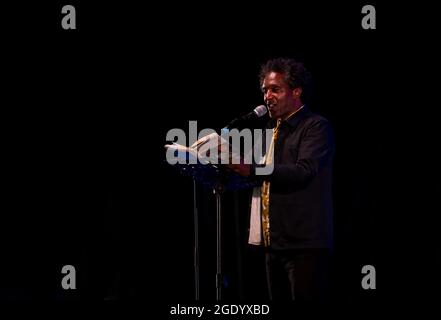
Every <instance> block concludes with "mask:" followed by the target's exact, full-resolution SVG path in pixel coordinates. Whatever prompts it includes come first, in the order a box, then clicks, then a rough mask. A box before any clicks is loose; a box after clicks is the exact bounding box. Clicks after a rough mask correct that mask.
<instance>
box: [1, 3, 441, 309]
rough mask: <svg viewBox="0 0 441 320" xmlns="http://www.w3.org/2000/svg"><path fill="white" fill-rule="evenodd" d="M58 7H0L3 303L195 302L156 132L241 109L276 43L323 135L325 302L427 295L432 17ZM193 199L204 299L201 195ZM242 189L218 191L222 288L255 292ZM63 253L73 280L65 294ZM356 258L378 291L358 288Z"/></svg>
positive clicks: (288, 7) (434, 248)
mask: <svg viewBox="0 0 441 320" xmlns="http://www.w3.org/2000/svg"><path fill="white" fill-rule="evenodd" d="M66 4H67V3H66ZM70 4H73V5H75V7H76V10H77V29H76V30H63V29H62V28H61V19H62V16H63V15H62V14H61V8H62V6H63V5H64V4H55V3H52V4H25V3H22V4H19V5H14V6H11V7H9V6H8V7H5V8H4V10H2V11H3V16H4V19H3V20H2V33H3V34H4V49H3V51H4V58H3V61H4V70H5V71H4V73H3V75H4V81H3V84H2V87H3V90H2V91H3V103H2V117H1V119H2V123H3V125H2V133H3V134H2V136H3V139H2V142H3V143H2V144H3V146H4V151H3V156H2V158H3V160H4V162H3V174H2V176H3V179H2V185H3V188H2V189H3V192H2V199H3V200H2V201H1V202H2V209H1V211H2V215H1V216H2V218H1V220H2V222H1V224H0V225H1V228H2V232H1V237H2V239H1V240H2V241H1V246H2V252H3V253H2V257H3V258H2V260H3V262H2V264H1V272H0V298H2V299H6V300H48V301H60V300H76V301H78V300H93V301H102V300H105V299H106V300H130V301H133V300H138V299H139V300H143V299H147V297H150V298H149V299H150V300H149V301H151V300H152V298H151V295H153V297H154V298H153V299H154V301H160V302H161V303H162V305H168V304H173V303H184V302H192V301H194V284H193V281H194V280H193V211H192V210H193V202H192V199H193V198H192V197H193V193H192V192H193V189H192V188H193V184H192V181H191V179H189V178H186V177H182V176H180V175H179V174H178V173H177V172H176V171H175V170H173V168H171V167H170V166H169V165H168V164H167V163H166V162H165V151H164V147H163V146H164V144H165V143H166V139H165V137H166V133H167V132H168V130H170V129H172V128H181V129H183V130H184V131H186V132H187V131H188V122H189V121H190V120H197V121H198V128H199V129H202V128H213V129H215V130H219V129H220V128H221V127H223V126H224V125H225V124H227V123H228V122H229V121H230V120H231V119H233V118H235V117H237V116H238V115H241V114H244V113H246V112H249V111H250V110H251V109H252V108H254V106H256V105H258V104H261V102H262V97H261V94H260V91H259V84H258V79H257V74H258V70H259V67H260V64H262V63H263V62H265V61H266V60H267V59H269V58H272V57H278V56H284V57H294V58H297V59H299V60H301V61H303V62H304V63H305V65H306V67H307V68H308V69H309V70H310V71H311V72H312V75H313V77H314V84H315V97H314V101H313V104H312V106H311V108H312V109H313V110H314V111H316V112H318V113H321V114H323V115H324V116H326V117H327V118H328V119H329V120H330V121H331V122H332V124H333V127H334V131H335V135H336V148H337V149H336V150H337V151H336V157H335V166H334V204H335V244H336V246H335V253H334V257H333V301H335V303H336V304H339V303H343V304H361V305H370V304H371V303H375V302H385V303H389V302H392V301H394V302H399V303H401V302H403V301H411V302H413V301H415V302H422V303H425V304H428V303H430V301H431V300H432V299H434V300H436V299H437V296H439V294H437V288H439V285H440V277H439V274H438V272H437V271H438V269H439V267H440V264H441V255H440V249H439V243H440V241H439V240H440V239H439V238H440V236H439V232H438V226H439V218H438V215H439V211H440V205H439V201H438V198H439V191H440V185H439V169H438V167H439V162H438V160H437V159H438V156H437V155H436V153H437V150H436V149H437V146H438V143H437V137H438V134H437V126H436V115H435V113H436V112H435V111H436V110H435V108H437V105H436V103H434V102H433V101H434V100H432V99H431V95H432V93H434V92H436V91H437V88H436V87H435V84H436V80H435V81H434V80H431V79H432V77H433V76H435V77H436V75H437V74H438V73H437V72H436V71H435V70H437V69H436V68H437V66H436V63H435V61H434V59H433V58H434V57H435V56H436V55H435V52H434V42H435V39H436V38H435V37H434V20H433V19H431V15H432V14H433V10H431V9H430V8H428V7H425V6H423V5H418V6H416V5H415V6H404V5H401V6H398V5H396V6H393V5H391V6H390V7H385V6H384V5H381V4H375V3H369V4H374V5H375V8H376V10H377V29H376V30H363V29H362V28H361V18H362V16H363V15H362V14H361V8H362V6H363V5H365V4H367V3H353V4H349V5H348V4H338V3H332V4H327V5H324V4H319V3H315V4H310V5H305V4H304V3H300V2H292V1H291V2H271V3H263V4H253V5H249V6H238V5H233V4H231V3H224V2H222V3H219V2H218V3H215V4H210V5H209V4H195V3H182V2H181V3H179V4H171V3H169V4H164V5H160V4H157V5H156V4H155V6H153V5H140V4H135V3H133V4H127V3H123V2H120V3H118V2H115V3H105V2H101V3H95V4H93V5H92V4H86V3H79V2H72V3H70ZM431 12H432V14H431ZM197 194H198V206H199V214H200V227H201V234H200V236H201V298H202V300H203V301H214V299H215V281H214V275H215V271H216V265H215V248H216V247H215V245H216V243H215V241H216V239H215V216H214V212H215V202H214V197H213V195H212V194H211V192H210V191H209V190H204V189H202V188H200V187H199V188H198V190H197ZM247 199H248V194H247V192H240V193H238V194H234V193H233V192H227V193H226V194H225V196H224V201H225V204H224V208H225V210H224V270H225V277H226V281H227V283H228V286H227V287H226V288H225V300H226V301H250V302H257V301H265V299H266V291H265V288H264V285H265V283H264V275H263V269H262V268H263V262H262V261H261V254H260V253H259V252H258V251H252V250H249V248H248V247H247V246H246V236H247V234H246V230H247V218H246V206H247ZM237 209H238V210H237ZM66 264H71V265H74V266H75V267H76V270H77V281H78V282H77V287H78V289H77V290H74V291H65V290H63V289H62V288H61V279H62V276H63V275H62V274H61V268H62V266H63V265H66ZM367 264H370V265H373V266H375V268H376V270H377V289H376V290H367V291H366V290H362V288H361V285H360V283H361V278H362V275H361V268H362V266H363V265H367ZM152 305H156V304H152ZM160 305H161V304H159V305H158V306H160ZM158 308H159V307H158Z"/></svg>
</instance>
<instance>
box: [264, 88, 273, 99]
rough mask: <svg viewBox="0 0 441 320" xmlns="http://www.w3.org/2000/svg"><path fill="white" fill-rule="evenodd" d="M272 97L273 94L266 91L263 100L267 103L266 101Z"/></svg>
mask: <svg viewBox="0 0 441 320" xmlns="http://www.w3.org/2000/svg"><path fill="white" fill-rule="evenodd" d="M272 97H273V93H272V91H271V90H268V91H267V92H266V93H265V96H264V99H265V100H266V101H268V100H270V99H271V98H272Z"/></svg>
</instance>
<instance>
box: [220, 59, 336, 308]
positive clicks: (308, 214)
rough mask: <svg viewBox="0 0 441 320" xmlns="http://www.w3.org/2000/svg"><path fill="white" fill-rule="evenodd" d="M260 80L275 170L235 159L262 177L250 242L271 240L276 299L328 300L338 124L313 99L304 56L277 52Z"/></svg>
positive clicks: (269, 263)
mask: <svg viewBox="0 0 441 320" xmlns="http://www.w3.org/2000/svg"><path fill="white" fill-rule="evenodd" d="M260 80H261V88H262V91H263V94H264V101H265V104H266V106H267V107H268V111H269V115H270V118H271V121H270V124H269V125H270V126H273V127H274V137H273V143H272V144H273V146H270V147H269V151H268V153H267V155H266V163H267V164H268V162H273V164H274V170H273V172H272V173H271V174H269V175H266V176H264V175H260V176H259V175H256V174H255V168H256V165H246V164H239V165H229V167H230V168H231V169H233V170H235V171H236V172H238V173H239V174H241V175H243V176H250V177H254V178H255V179H258V180H260V181H261V182H262V186H261V187H259V188H258V189H255V192H254V193H253V200H252V208H251V221H250V238H249V243H250V244H254V245H260V244H263V245H264V246H265V250H266V267H267V281H268V286H269V295H270V298H271V299H273V300H280V299H294V300H296V301H309V302H312V301H323V300H324V298H325V296H326V291H327V282H328V281H327V280H328V265H329V253H330V252H329V251H330V249H331V248H332V190H331V184H332V159H333V154H334V140H333V134H332V129H331V126H330V124H329V122H328V121H327V120H326V119H325V118H323V117H321V116H319V115H317V114H314V113H312V112H311V111H310V110H309V109H308V106H307V105H306V104H305V101H306V100H307V97H308V94H309V93H310V86H311V76H310V73H309V72H308V71H307V70H306V69H305V67H304V66H303V64H301V63H299V62H297V61H295V60H293V59H281V58H279V59H274V60H270V61H268V62H267V63H266V64H265V65H263V66H262V69H261V74H260ZM272 148H273V150H274V153H273V154H272Z"/></svg>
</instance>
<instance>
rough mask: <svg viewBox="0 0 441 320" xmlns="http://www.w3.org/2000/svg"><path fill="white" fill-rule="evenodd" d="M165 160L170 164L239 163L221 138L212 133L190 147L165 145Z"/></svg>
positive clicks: (235, 153)
mask: <svg viewBox="0 0 441 320" xmlns="http://www.w3.org/2000/svg"><path fill="white" fill-rule="evenodd" d="M165 148H166V149H167V153H166V158H167V162H168V163H170V164H176V163H179V164H196V163H201V164H214V165H217V164H227V163H239V161H240V155H239V153H238V152H236V151H235V150H234V149H233V148H232V147H231V146H230V143H229V142H228V141H227V140H226V139H224V138H223V137H222V136H220V135H218V134H217V133H215V132H213V133H211V134H208V135H206V136H204V137H202V138H200V139H199V140H197V141H196V142H195V143H193V144H192V145H191V146H190V147H187V146H184V145H181V144H177V143H172V144H168V145H165Z"/></svg>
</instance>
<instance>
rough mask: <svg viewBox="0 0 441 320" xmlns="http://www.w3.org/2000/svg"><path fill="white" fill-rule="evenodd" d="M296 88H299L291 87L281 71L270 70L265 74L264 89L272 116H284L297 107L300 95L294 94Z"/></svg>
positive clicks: (265, 99) (266, 102)
mask: <svg viewBox="0 0 441 320" xmlns="http://www.w3.org/2000/svg"><path fill="white" fill-rule="evenodd" d="M294 90H298V89H291V88H290V87H289V86H288V85H287V84H286V83H285V78H284V76H283V74H281V73H277V72H270V73H268V74H267V75H266V76H265V79H264V80H263V83H262V91H263V95H264V96H263V98H264V101H265V104H266V105H267V106H268V111H269V115H270V117H271V118H274V119H278V118H284V116H287V115H288V114H290V113H291V112H292V111H293V110H294V109H295V106H296V104H297V103H298V101H295V100H296V99H297V100H298V98H297V96H298V95H297V96H296V95H295V94H294Z"/></svg>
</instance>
